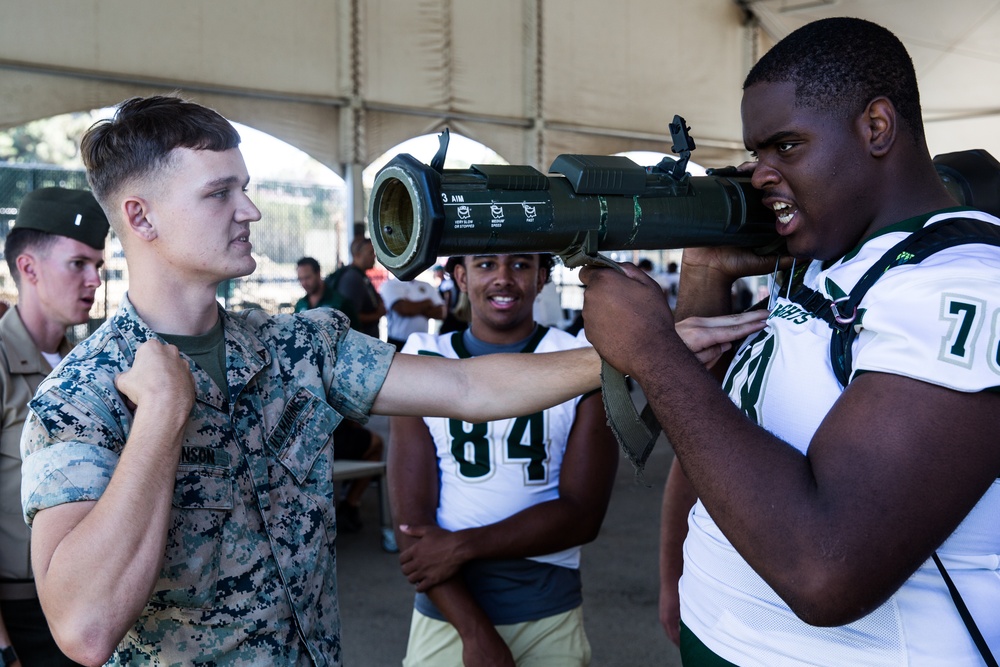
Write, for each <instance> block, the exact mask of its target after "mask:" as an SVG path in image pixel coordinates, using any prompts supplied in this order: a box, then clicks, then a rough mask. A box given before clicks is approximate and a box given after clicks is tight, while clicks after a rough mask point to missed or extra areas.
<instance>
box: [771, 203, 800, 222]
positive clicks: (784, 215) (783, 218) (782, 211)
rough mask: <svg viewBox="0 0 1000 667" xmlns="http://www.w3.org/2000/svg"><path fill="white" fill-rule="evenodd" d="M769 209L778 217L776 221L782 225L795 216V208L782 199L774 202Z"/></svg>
mask: <svg viewBox="0 0 1000 667" xmlns="http://www.w3.org/2000/svg"><path fill="white" fill-rule="evenodd" d="M771 209H772V210H773V211H774V214H775V215H776V216H777V217H778V222H779V223H780V224H782V225H787V224H788V223H790V222H791V221H792V218H794V217H795V209H794V208H792V206H791V204H788V203H786V202H783V201H779V202H774V204H772V205H771Z"/></svg>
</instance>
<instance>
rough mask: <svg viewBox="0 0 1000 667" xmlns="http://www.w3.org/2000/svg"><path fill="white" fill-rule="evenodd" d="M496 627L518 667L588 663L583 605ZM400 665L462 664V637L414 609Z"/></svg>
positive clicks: (575, 666) (443, 666)
mask: <svg viewBox="0 0 1000 667" xmlns="http://www.w3.org/2000/svg"><path fill="white" fill-rule="evenodd" d="M496 627H497V632H499V633H500V636H501V637H503V639H504V641H505V642H507V646H509V647H510V652H511V653H512V654H513V655H514V662H516V663H517V664H518V667H586V665H589V664H590V642H589V641H587V633H586V632H584V629H583V607H577V608H576V609H571V610H569V611H567V612H564V613H562V614H556V615H554V616H548V617H546V618H540V619H538V620H537V621H528V622H525V623H512V624H511V625H498V626H496ZM403 667H462V640H461V638H459V636H458V632H457V631H456V630H455V627H454V626H453V625H452V624H451V623H445V622H444V621H438V620H436V619H433V618H430V617H429V616H424V615H423V614H421V613H420V612H418V611H416V610H414V611H413V619H412V620H411V621H410V641H409V643H408V644H407V646H406V657H405V658H403Z"/></svg>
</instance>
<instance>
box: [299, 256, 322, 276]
mask: <svg viewBox="0 0 1000 667" xmlns="http://www.w3.org/2000/svg"><path fill="white" fill-rule="evenodd" d="M300 266H308V267H309V268H311V269H312V270H313V271H314V272H315V273H319V262H317V261H316V260H315V259H314V258H312V257H303V258H301V259H299V261H297V262H295V267H296V268H298V267H300Z"/></svg>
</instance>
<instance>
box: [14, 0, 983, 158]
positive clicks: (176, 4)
mask: <svg viewBox="0 0 1000 667" xmlns="http://www.w3.org/2000/svg"><path fill="white" fill-rule="evenodd" d="M0 8H2V14H0V128H2V127H12V126H17V125H20V124H23V123H25V122H28V121H30V120H34V119H37V118H44V117H49V116H52V115H56V114H59V113H64V112H68V111H75V110H89V109H93V108H100V107H105V106H110V105H112V104H114V103H116V102H118V101H120V100H122V99H124V98H126V97H128V96H132V95H145V94H151V93H157V92H159V93H162V92H169V91H172V90H179V91H181V93H182V94H184V95H185V96H187V97H189V98H192V99H195V100H197V101H199V102H202V103H204V104H208V105H209V106H213V107H215V108H217V109H218V110H219V111H220V112H222V113H223V114H225V115H226V116H227V117H229V118H231V119H233V120H235V121H238V122H240V123H243V124H246V125H250V126H253V127H256V128H258V129H260V130H263V131H265V132H267V133H269V134H272V135H274V136H276V137H278V138H280V139H282V140H284V141H287V142H288V143H290V144H292V145H294V146H296V147H298V148H300V149H302V150H304V151H306V152H307V153H309V154H311V155H312V156H313V157H315V158H316V159H318V160H319V161H320V162H322V163H324V164H326V165H327V166H329V167H330V168H331V169H333V170H334V171H336V172H337V173H340V174H341V175H350V174H351V173H355V174H356V173H357V170H360V168H362V167H364V166H366V165H367V164H369V163H370V162H371V161H372V160H374V159H375V158H377V157H378V156H379V155H381V154H382V153H384V152H385V151H387V150H389V149H391V148H392V147H394V146H395V145H397V144H398V143H400V142H402V141H403V140H405V139H408V138H411V137H413V136H418V135H422V134H428V133H433V132H438V131H440V130H441V129H442V128H444V127H445V126H448V127H450V128H451V130H452V131H453V132H457V133H460V134H463V135H465V136H468V137H470V138H472V139H475V140H477V141H480V142H482V143H484V144H486V145H488V146H490V147H491V148H493V149H494V150H496V151H497V152H498V153H500V155H502V156H503V157H504V158H505V159H507V160H508V161H509V162H511V163H517V164H532V165H534V166H536V167H539V168H542V169H545V168H547V167H548V165H549V164H551V161H552V160H553V159H554V158H555V157H556V156H557V155H559V154H561V153H589V154H608V153H617V152H622V151H629V150H653V151H662V152H669V149H670V139H669V133H668V131H667V125H668V123H669V122H670V120H671V119H672V118H673V115H674V114H681V115H682V116H684V117H685V118H686V119H687V121H688V123H689V125H690V126H691V128H692V134H693V136H694V137H695V140H696V142H697V144H698V149H697V151H696V153H695V155H694V159H695V160H696V161H698V162H699V163H701V164H704V165H717V164H725V163H732V162H735V161H739V160H742V159H743V157H744V155H745V154H744V153H743V151H742V139H741V131H740V119H739V100H740V85H741V83H742V79H743V77H744V76H745V74H746V72H747V70H748V69H749V67H750V66H751V65H752V63H753V61H754V59H755V58H756V57H757V56H758V55H759V54H760V53H763V51H764V50H765V49H766V48H767V47H768V46H769V45H770V44H772V43H773V41H774V40H776V39H780V38H781V37H782V36H784V35H785V34H787V33H788V32H790V31H791V30H793V29H794V28H796V27H798V26H799V25H802V24H803V23H806V22H808V21H810V20H813V19H815V18H819V17H824V16H833V15H852V16H862V17H866V18H870V19H872V20H874V21H876V22H879V23H882V24H884V25H886V26H888V27H889V28H890V29H892V30H893V31H894V32H896V34H897V35H899V36H900V38H901V39H903V41H904V42H905V43H906V44H907V46H908V47H909V49H910V52H911V54H912V56H913V59H914V63H915V65H916V69H917V73H918V77H919V79H920V81H921V85H922V94H923V103H924V110H925V116H926V118H927V121H928V123H927V127H928V134H929V140H930V143H931V150H932V152H934V153H940V152H949V151H952V150H959V149H964V148H971V147H983V148H986V149H988V150H990V151H991V152H992V153H993V154H994V155H995V156H1000V85H998V84H997V82H998V81H1000V0H952V1H951V2H948V3H941V2H939V0H622V2H606V0H501V1H499V2H498V1H497V0H284V1H283V2H271V1H270V0H213V2H204V1H203V0H171V2H158V1H156V0H91V1H90V2H87V3H82V2H79V1H78V0H38V1H36V2H31V3H26V2H20V1H19V0H0Z"/></svg>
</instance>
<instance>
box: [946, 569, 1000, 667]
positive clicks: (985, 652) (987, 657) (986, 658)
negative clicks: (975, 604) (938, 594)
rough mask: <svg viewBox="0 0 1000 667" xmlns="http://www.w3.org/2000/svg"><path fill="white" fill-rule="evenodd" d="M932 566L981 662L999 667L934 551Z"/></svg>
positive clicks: (988, 665) (989, 666)
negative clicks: (956, 610) (949, 594)
mask: <svg viewBox="0 0 1000 667" xmlns="http://www.w3.org/2000/svg"><path fill="white" fill-rule="evenodd" d="M934 564H935V565H937V568H938V571H939V572H940V573H941V578H942V579H944V583H945V586H947V587H948V592H949V593H951V599H952V600H953V601H954V602H955V608H956V609H958V615H959V616H961V617H962V622H963V623H965V627H966V629H967V630H968V631H969V635H970V636H971V637H972V641H973V642H975V644H976V648H978V649H979V654H980V655H981V656H983V662H985V663H986V665H987V667H1000V666H998V665H997V660H996V658H994V657H993V652H992V651H990V647H989V645H988V644H987V643H986V639H984V638H983V633H982V632H980V631H979V626H978V625H976V621H975V619H973V618H972V614H971V613H970V612H969V608H968V607H966V606H965V600H963V599H962V595H961V594H960V593H959V592H958V588H957V587H956V586H955V582H953V581H952V580H951V576H949V574H948V570H946V569H944V563H942V562H941V559H940V558H938V555H937V552H936V551H935V552H934Z"/></svg>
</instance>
